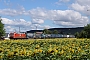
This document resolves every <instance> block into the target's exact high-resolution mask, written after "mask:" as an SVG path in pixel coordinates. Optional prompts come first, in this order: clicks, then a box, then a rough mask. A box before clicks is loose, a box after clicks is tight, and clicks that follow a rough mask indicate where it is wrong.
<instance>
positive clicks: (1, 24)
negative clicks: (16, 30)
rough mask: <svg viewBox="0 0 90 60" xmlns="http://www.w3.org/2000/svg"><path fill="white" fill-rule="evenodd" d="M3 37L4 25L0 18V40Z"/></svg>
mask: <svg viewBox="0 0 90 60" xmlns="http://www.w3.org/2000/svg"><path fill="white" fill-rule="evenodd" d="M4 35H5V29H4V24H3V23H2V19H1V17H0V39H1V38H2V37H3V36H4Z"/></svg>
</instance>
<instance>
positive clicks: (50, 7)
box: [0, 0, 90, 32]
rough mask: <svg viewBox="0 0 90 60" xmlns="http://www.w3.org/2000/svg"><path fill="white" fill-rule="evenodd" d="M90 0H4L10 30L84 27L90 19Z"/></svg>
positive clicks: (0, 12) (1, 7)
mask: <svg viewBox="0 0 90 60" xmlns="http://www.w3.org/2000/svg"><path fill="white" fill-rule="evenodd" d="M89 2H90V0H0V16H1V18H2V23H3V24H5V29H6V32H14V31H15V30H16V31H17V32H18V28H19V27H20V29H21V31H27V30H33V29H36V26H37V29H48V28H63V27H64V28H67V27H83V26H85V25H87V24H88V23H89V15H90V11H87V10H90V4H89Z"/></svg>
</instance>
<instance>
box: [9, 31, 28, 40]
mask: <svg viewBox="0 0 90 60" xmlns="http://www.w3.org/2000/svg"><path fill="white" fill-rule="evenodd" d="M9 36H10V37H9V38H10V39H26V34H25V33H16V32H14V33H10V34H9Z"/></svg>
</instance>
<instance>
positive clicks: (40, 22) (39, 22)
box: [32, 19, 44, 24]
mask: <svg viewBox="0 0 90 60" xmlns="http://www.w3.org/2000/svg"><path fill="white" fill-rule="evenodd" d="M32 23H33V24H43V23H44V20H42V19H32Z"/></svg>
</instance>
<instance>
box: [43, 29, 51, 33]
mask: <svg viewBox="0 0 90 60" xmlns="http://www.w3.org/2000/svg"><path fill="white" fill-rule="evenodd" d="M43 33H44V34H51V31H50V30H48V29H44V30H43Z"/></svg>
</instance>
